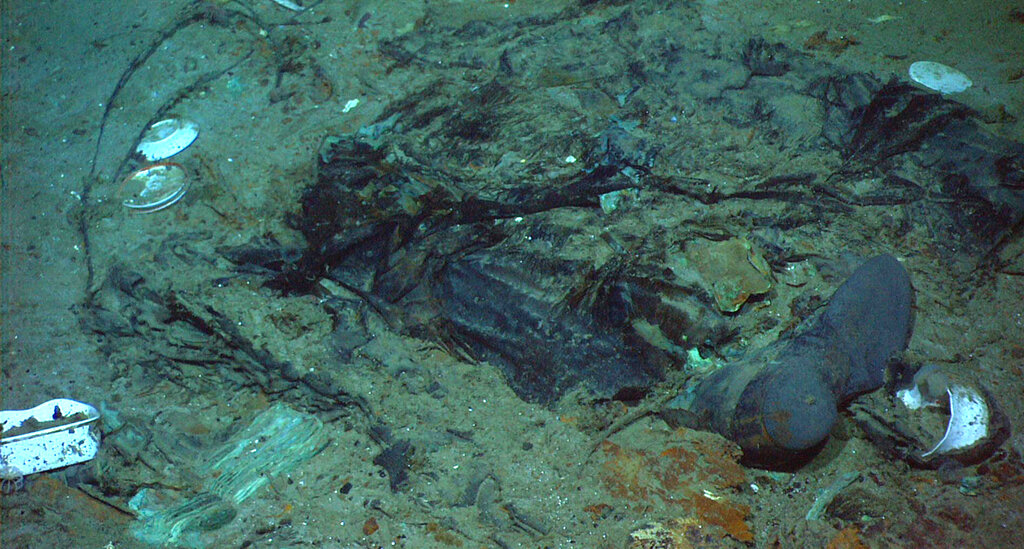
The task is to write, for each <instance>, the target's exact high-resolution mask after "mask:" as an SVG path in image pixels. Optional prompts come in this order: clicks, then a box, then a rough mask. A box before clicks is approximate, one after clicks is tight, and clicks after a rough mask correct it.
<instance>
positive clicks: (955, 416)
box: [921, 385, 989, 458]
mask: <svg viewBox="0 0 1024 549" xmlns="http://www.w3.org/2000/svg"><path fill="white" fill-rule="evenodd" d="M946 391H947V392H948V393H949V424H948V425H947V426H946V434H945V435H944V436H943V437H942V440H940V441H939V443H938V444H936V445H935V447H934V448H932V449H931V450H928V451H927V452H925V453H924V454H922V455H921V457H923V458H928V457H930V456H932V455H942V454H949V453H951V452H957V451H960V450H966V449H968V448H970V447H972V446H974V445H975V444H978V443H980V442H982V441H984V440H985V438H986V437H988V434H989V409H988V403H987V402H985V397H984V396H983V395H982V394H981V393H979V392H978V391H977V390H975V389H973V388H970V387H966V386H963V385H950V386H949V387H948V388H947V389H946Z"/></svg>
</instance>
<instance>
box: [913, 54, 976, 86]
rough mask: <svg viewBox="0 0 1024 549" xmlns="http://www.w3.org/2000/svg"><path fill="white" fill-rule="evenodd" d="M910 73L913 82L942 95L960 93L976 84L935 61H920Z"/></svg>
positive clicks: (958, 72) (965, 76)
mask: <svg viewBox="0 0 1024 549" xmlns="http://www.w3.org/2000/svg"><path fill="white" fill-rule="evenodd" d="M909 72H910V79H911V80H913V81H914V82H917V83H918V84H921V85H922V86H924V87H926V88H928V89H930V90H935V91H937V92H939V93H942V94H947V93H960V92H962V91H964V90H966V89H967V88H969V87H971V86H972V85H973V84H974V83H973V82H971V79H970V78H968V77H967V75H966V74H964V73H962V72H960V71H958V70H956V69H954V68H953V67H948V66H946V65H943V64H942V63H936V62H934V61H918V62H917V63H914V64H913V65H910V70H909Z"/></svg>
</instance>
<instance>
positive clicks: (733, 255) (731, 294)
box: [686, 238, 772, 313]
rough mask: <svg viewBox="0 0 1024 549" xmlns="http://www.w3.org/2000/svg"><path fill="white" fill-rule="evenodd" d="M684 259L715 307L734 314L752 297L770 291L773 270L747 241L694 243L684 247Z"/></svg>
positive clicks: (740, 239) (758, 251) (737, 239)
mask: <svg viewBox="0 0 1024 549" xmlns="http://www.w3.org/2000/svg"><path fill="white" fill-rule="evenodd" d="M686 258H687V259H688V260H689V261H690V262H691V263H693V266H694V267H696V269H697V271H698V272H699V273H700V275H701V278H703V279H704V283H705V287H707V288H708V289H709V290H710V292H711V295H712V296H713V297H714V298H715V306H716V307H718V309H719V310H721V311H723V312H726V313H735V312H736V311H738V310H740V307H742V306H743V304H744V303H746V302H747V300H748V299H750V297H751V296H754V295H760V294H764V293H767V292H768V291H769V290H771V289H772V271H771V268H770V267H769V266H768V262H767V261H765V259H764V256H763V255H762V253H761V250H760V249H758V247H757V246H756V245H754V244H753V243H751V242H750V241H749V240H747V239H746V238H730V239H729V240H725V241H722V242H711V241H703V242H701V241H697V242H694V243H691V244H690V245H688V246H687V248H686Z"/></svg>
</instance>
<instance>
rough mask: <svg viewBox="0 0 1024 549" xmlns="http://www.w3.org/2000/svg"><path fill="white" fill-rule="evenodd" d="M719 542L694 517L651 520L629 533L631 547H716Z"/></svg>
mask: <svg viewBox="0 0 1024 549" xmlns="http://www.w3.org/2000/svg"><path fill="white" fill-rule="evenodd" d="M717 543H718V542H717V541H716V540H715V538H713V537H712V536H710V535H708V534H707V533H705V532H702V531H701V525H700V522H698V521H697V519H695V518H693V517H687V518H675V519H669V520H667V521H665V522H664V523H661V522H651V523H649V524H646V525H644V526H643V527H642V528H639V529H637V530H634V531H632V532H630V533H629V545H628V546H627V547H628V548H629V549H690V548H697V547H714V546H715V545H716V544H717Z"/></svg>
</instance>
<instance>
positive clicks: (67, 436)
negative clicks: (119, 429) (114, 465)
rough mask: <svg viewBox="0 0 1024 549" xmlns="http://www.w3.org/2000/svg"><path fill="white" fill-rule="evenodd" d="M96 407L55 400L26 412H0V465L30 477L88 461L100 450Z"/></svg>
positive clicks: (98, 415)
mask: <svg viewBox="0 0 1024 549" xmlns="http://www.w3.org/2000/svg"><path fill="white" fill-rule="evenodd" d="M99 418H100V414H99V412H98V411H96V408H93V407H92V406H89V405H88V404H83V403H81V402H76V401H74V400H69V399H66V398H58V399H54V400H51V401H48V402H44V403H43V404H40V405H39V406H36V407H35V408H30V409H28V410H4V411H3V412H0V421H2V423H3V435H2V440H0V462H2V464H3V466H4V467H5V468H10V469H11V470H14V471H17V472H18V473H19V474H21V475H31V474H34V473H41V472H43V471H49V470H52V469H59V468H61V467H67V466H68V465H74V464H76V463H82V462H83V461H89V460H90V459H92V458H93V457H95V456H96V452H97V451H98V450H99V447H100V434H99V429H98V428H97V426H96V421H97V420H98V419H99Z"/></svg>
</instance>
